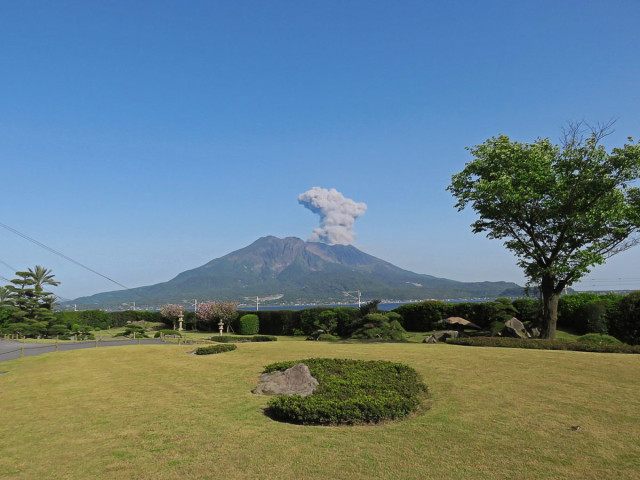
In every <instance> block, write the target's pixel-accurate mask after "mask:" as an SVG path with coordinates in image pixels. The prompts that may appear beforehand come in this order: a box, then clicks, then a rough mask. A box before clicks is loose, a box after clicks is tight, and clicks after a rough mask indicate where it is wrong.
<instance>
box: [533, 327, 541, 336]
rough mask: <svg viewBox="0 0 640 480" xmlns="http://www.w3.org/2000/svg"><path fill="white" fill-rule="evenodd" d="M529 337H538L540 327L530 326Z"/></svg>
mask: <svg viewBox="0 0 640 480" xmlns="http://www.w3.org/2000/svg"><path fill="white" fill-rule="evenodd" d="M531 338H540V329H539V328H532V329H531Z"/></svg>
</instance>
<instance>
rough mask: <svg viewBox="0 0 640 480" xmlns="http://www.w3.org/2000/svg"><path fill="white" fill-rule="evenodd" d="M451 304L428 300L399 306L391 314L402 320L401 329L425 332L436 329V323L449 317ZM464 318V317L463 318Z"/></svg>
mask: <svg viewBox="0 0 640 480" xmlns="http://www.w3.org/2000/svg"><path fill="white" fill-rule="evenodd" d="M452 309H453V304H451V303H446V302H441V301H436V300H429V301H427V302H420V303H409V304H407V305H401V306H399V307H398V308H396V309H394V310H393V312H394V313H397V314H399V315H400V316H401V317H402V318H403V319H404V321H403V327H404V328H405V329H407V330H408V331H410V332H427V331H430V330H435V329H437V328H438V322H439V321H440V320H442V319H443V318H447V317H450V316H451V315H450V312H451V311H452ZM465 318H466V317H465Z"/></svg>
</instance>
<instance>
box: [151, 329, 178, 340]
mask: <svg viewBox="0 0 640 480" xmlns="http://www.w3.org/2000/svg"><path fill="white" fill-rule="evenodd" d="M164 335H177V336H178V337H182V334H181V333H180V332H178V331H177V330H170V329H164V330H158V331H157V332H156V333H155V335H154V336H153V338H159V337H162V336H164Z"/></svg>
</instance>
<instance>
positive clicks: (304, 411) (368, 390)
mask: <svg viewBox="0 0 640 480" xmlns="http://www.w3.org/2000/svg"><path fill="white" fill-rule="evenodd" d="M298 363H304V364H305V365H307V366H308V367H309V371H310V373H311V375H312V376H313V377H314V378H315V379H316V380H318V383H319V385H318V387H317V388H316V390H315V392H314V393H313V394H312V395H309V396H306V397H302V396H300V395H291V396H286V395H281V396H278V397H276V398H274V399H272V400H271V401H270V402H269V408H268V410H267V412H268V414H269V415H270V416H272V417H273V418H276V419H279V420H283V421H288V422H293V423H301V424H305V425H340V424H347V425H353V424H361V423H378V422H380V421H383V420H393V419H397V418H401V417H404V416H406V415H408V414H409V413H411V412H413V411H415V410H416V409H417V408H418V407H419V406H420V404H421V402H422V399H423V398H424V397H425V396H426V393H427V387H426V385H425V384H424V383H423V382H422V380H421V379H420V377H419V375H418V373H417V372H416V371H415V370H414V369H413V368H411V367H409V366H407V365H403V364H400V363H393V362H388V361H382V360H375V361H363V360H347V359H330V358H310V359H307V360H296V361H292V362H280V363H274V364H271V365H268V366H267V367H266V368H265V372H273V371H276V370H278V371H283V370H286V369H287V368H290V367H292V366H294V365H296V364H298Z"/></svg>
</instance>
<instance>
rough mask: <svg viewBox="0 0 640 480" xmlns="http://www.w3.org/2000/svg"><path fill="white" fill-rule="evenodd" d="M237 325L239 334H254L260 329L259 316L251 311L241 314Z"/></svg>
mask: <svg viewBox="0 0 640 480" xmlns="http://www.w3.org/2000/svg"><path fill="white" fill-rule="evenodd" d="M237 327H238V333H239V334H240V335H255V334H256V333H258V332H259V331H260V318H259V317H258V316H257V315H255V314H253V313H249V314H247V315H243V316H241V317H240V318H239V319H238V325H237Z"/></svg>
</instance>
